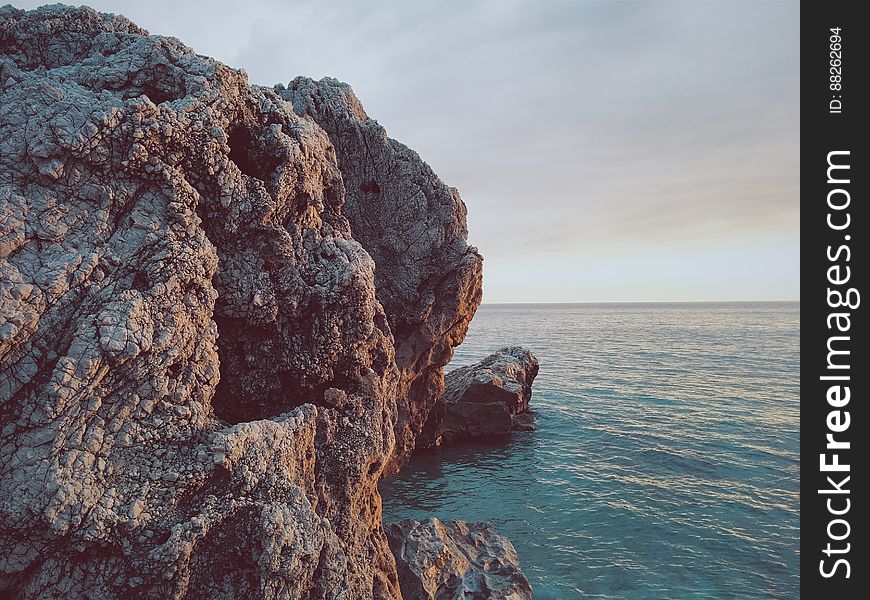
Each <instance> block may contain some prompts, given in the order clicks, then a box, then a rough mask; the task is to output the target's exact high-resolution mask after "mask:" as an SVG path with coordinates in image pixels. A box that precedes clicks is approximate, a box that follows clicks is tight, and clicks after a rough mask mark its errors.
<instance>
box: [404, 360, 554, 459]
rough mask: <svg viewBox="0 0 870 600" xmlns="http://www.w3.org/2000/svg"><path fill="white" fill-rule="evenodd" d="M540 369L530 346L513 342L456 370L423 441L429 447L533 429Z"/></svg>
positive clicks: (420, 439) (431, 415) (432, 413)
mask: <svg viewBox="0 0 870 600" xmlns="http://www.w3.org/2000/svg"><path fill="white" fill-rule="evenodd" d="M538 368H539V365H538V359H537V357H535V355H534V354H532V352H531V351H530V350H527V349H526V348H522V347H519V346H509V347H506V348H501V349H500V350H498V351H497V352H494V353H493V354H490V355H489V356H487V357H486V358H484V359H483V360H481V361H480V362H477V363H474V364H472V365H468V366H465V367H460V368H458V369H454V370H453V371H450V373H448V374H447V376H446V377H445V378H444V387H445V389H444V395H443V396H441V397H440V398H439V399H438V401H437V403H436V404H435V406H434V408H433V409H432V410H431V411H430V412H429V416H428V418H427V421H426V424H425V427H424V429H423V431H422V433H421V435H420V436H418V438H417V445H418V446H419V447H421V448H429V447H432V446H439V445H441V444H450V443H453V442H457V441H462V440H469V439H473V438H482V437H493V436H506V435H509V434H510V433H511V431H531V430H533V429H534V428H535V418H534V415H533V414H532V413H531V412H529V400H531V398H532V383H534V381H535V377H537V376H538Z"/></svg>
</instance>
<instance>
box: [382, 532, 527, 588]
mask: <svg viewBox="0 0 870 600" xmlns="http://www.w3.org/2000/svg"><path fill="white" fill-rule="evenodd" d="M386 531H387V538H388V539H389V542H390V548H392V550H393V554H394V555H395V557H396V565H397V568H398V572H399V585H400V587H401V589H402V595H403V596H404V598H405V600H466V599H467V598H474V599H475V600H496V599H504V600H526V599H530V598H531V597H532V587H531V584H530V583H529V580H528V579H526V576H525V575H523V572H522V571H521V570H520V563H519V558H518V557H517V553H516V550H515V549H514V547H513V544H511V543H510V541H509V540H507V539H506V538H504V537H502V536H500V535H498V534H497V533H496V531H495V528H494V527H493V526H492V525H491V524H490V523H466V522H464V521H441V520H439V519H434V518H433V519H425V520H424V521H413V520H406V521H402V522H401V523H398V524H389V525H387V526H386Z"/></svg>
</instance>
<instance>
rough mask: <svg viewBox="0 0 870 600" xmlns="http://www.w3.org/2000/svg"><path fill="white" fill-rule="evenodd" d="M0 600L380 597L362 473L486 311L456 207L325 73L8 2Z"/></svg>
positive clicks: (1, 144) (368, 489) (111, 19)
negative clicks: (276, 75) (260, 70)
mask: <svg viewBox="0 0 870 600" xmlns="http://www.w3.org/2000/svg"><path fill="white" fill-rule="evenodd" d="M0 164H2V169H0V273H2V280H0V402H2V404H0V415H2V416H0V418H2V440H0V548H2V549H3V550H2V554H0V590H3V591H5V593H7V594H11V595H12V596H13V597H21V598H120V597H137V598H182V597H184V598H234V597H260V598H300V597H305V598H334V599H339V598H344V599H349V600H355V599H365V598H399V597H400V596H401V592H400V589H399V585H398V579H397V575H396V566H395V561H394V559H393V556H392V554H391V552H390V549H389V546H388V544H387V538H386V536H385V533H384V530H383V526H382V524H381V517H380V496H379V494H378V491H377V481H378V479H379V478H380V477H381V476H382V474H383V473H385V472H389V471H392V470H395V469H396V468H397V467H398V466H399V465H401V464H402V463H403V461H404V460H406V458H407V456H408V454H409V453H410V452H411V450H412V449H413V447H414V441H415V438H416V436H417V435H418V434H419V433H420V431H421V428H422V426H423V423H424V422H425V420H426V418H427V416H428V413H429V411H430V409H431V407H432V406H433V405H434V403H435V400H436V398H437V397H438V396H439V395H440V393H441V390H442V386H443V381H442V380H443V376H442V375H443V371H442V368H443V366H444V365H445V364H446V363H447V362H448V360H449V359H450V357H451V354H452V348H453V346H455V345H456V344H458V343H459V342H461V341H462V338H463V337H464V335H465V331H466V328H467V325H468V322H469V320H470V319H471V317H472V316H473V314H474V311H475V310H476V308H477V306H478V304H479V302H480V284H481V258H480V256H479V255H478V254H477V252H476V251H475V250H474V248H470V247H469V246H468V245H467V244H466V242H465V238H466V229H465V207H464V205H463V203H462V200H461V199H460V197H459V195H458V194H457V193H456V191H455V190H453V189H450V188H448V187H446V186H445V185H444V184H443V183H442V182H441V181H440V180H439V179H438V178H437V177H436V176H435V175H434V174H433V173H432V171H431V170H430V169H429V167H428V166H427V165H426V164H425V163H424V162H423V161H422V160H421V159H420V158H419V157H418V156H417V155H416V153H414V152H413V151H411V150H409V149H407V148H406V147H404V146H402V145H401V144H398V143H397V142H394V141H393V140H390V139H389V138H388V137H387V136H386V133H385V132H384V130H383V129H382V128H381V127H380V126H379V125H377V123H375V122H374V121H372V120H370V119H369V118H368V117H367V116H366V115H365V112H364V111H363V109H362V107H361V105H360V103H359V101H358V100H357V99H356V98H355V97H354V95H353V93H352V92H351V91H350V89H349V88H348V87H347V86H346V85H343V84H340V83H338V82H336V81H332V80H324V81H321V82H314V81H311V80H307V79H296V80H294V81H293V82H292V83H291V84H290V85H289V86H276V87H275V88H274V89H267V88H261V87H256V86H251V85H250V84H249V83H248V81H247V78H246V75H245V73H244V72H243V71H236V70H233V69H230V68H228V67H226V66H224V65H222V64H220V63H218V62H216V61H214V60H212V59H209V58H206V57H203V56H200V55H197V54H195V52H194V51H193V50H191V49H189V48H187V47H185V46H184V45H183V44H182V43H180V42H179V41H178V40H175V39H172V38H163V37H159V36H149V35H148V33H147V32H146V31H144V30H142V29H141V28H139V27H137V26H136V25H134V24H133V23H131V22H129V21H128V20H126V19H124V18H123V17H119V16H113V15H104V14H100V13H97V12H94V11H92V10H90V9H74V8H68V7H63V6H59V5H56V6H53V7H48V8H43V9H39V10H37V11H33V12H23V11H19V10H17V9H14V8H12V7H8V6H7V7H3V8H0Z"/></svg>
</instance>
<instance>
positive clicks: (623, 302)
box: [481, 298, 800, 306]
mask: <svg viewBox="0 0 870 600" xmlns="http://www.w3.org/2000/svg"><path fill="white" fill-rule="evenodd" d="M751 303H756V304H762V303H766V304H777V303H779V304H782V303H792V304H800V298H797V299H784V300H575V301H568V302H563V301H555V302H554V301H546V300H545V301H518V302H481V306H483V305H506V304H518V305H519V304H751Z"/></svg>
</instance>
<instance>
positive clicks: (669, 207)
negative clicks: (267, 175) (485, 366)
mask: <svg viewBox="0 0 870 600" xmlns="http://www.w3.org/2000/svg"><path fill="white" fill-rule="evenodd" d="M14 4H15V5H16V6H18V7H20V8H32V7H35V6H38V5H39V4H42V3H41V2H14ZM90 5H91V6H93V7H94V8H96V9H98V10H103V11H109V12H117V13H121V14H124V15H126V16H127V17H129V18H130V19H132V20H133V21H135V22H136V23H137V24H139V25H140V26H142V27H145V28H146V29H148V30H149V31H150V32H151V33H155V34H161V35H171V36H175V37H178V38H179V39H181V40H182V41H184V42H185V43H186V44H187V45H189V46H191V47H192V48H194V49H195V50H196V51H197V52H199V53H200V54H207V55H210V56H214V57H215V58H217V59H218V60H221V61H222V62H224V63H226V64H228V65H230V66H233V67H244V68H245V69H246V70H247V71H248V74H249V76H250V79H251V81H252V82H253V83H259V84H267V85H271V84H274V83H277V82H282V83H287V82H289V81H290V80H291V79H293V77H295V76H296V75H308V76H310V77H315V78H320V77H323V76H332V77H336V78H338V79H341V80H343V81H346V82H348V83H350V84H351V85H352V86H353V88H354V90H355V91H356V93H357V95H358V96H359V97H360V99H361V100H362V102H363V105H364V106H365V107H366V110H367V112H368V114H369V115H370V116H371V117H372V118H375V119H377V120H378V121H379V122H380V123H381V124H382V125H384V126H385V127H386V129H387V131H388V133H389V134H390V136H391V137H394V138H396V139H398V140H400V141H402V142H404V143H405V144H407V145H408V146H410V147H412V148H414V149H415V150H417V151H418V152H419V153H420V155H421V156H422V157H423V158H424V159H425V160H426V161H427V162H429V164H430V165H432V167H433V168H434V170H435V171H436V172H437V173H438V174H439V175H440V176H441V177H442V178H443V179H444V180H445V181H446V182H447V183H448V184H450V185H453V186H456V187H458V188H459V190H460V192H461V194H462V197H463V198H464V199H465V202H466V204H467V205H468V212H469V228H470V235H469V241H470V242H471V243H473V244H475V245H477V246H478V247H479V248H480V251H481V253H482V254H483V255H484V258H485V260H484V288H485V295H484V301H485V302H528V301H540V302H569V301H599V300H617V301H618V300H626V301H630V300H649V301H656V300H675V301H680V300H720V299H721V300H744V299H746V300H774V299H797V298H799V283H800V279H799V262H800V251H799V243H800V235H799V231H798V230H799V223H800V209H799V191H800V189H799V179H798V166H799V142H800V130H799V122H798V119H799V112H800V110H799V109H800V99H799V83H800V75H799V64H800V61H799V56H800V54H799V47H798V43H799V9H800V6H799V4H798V3H797V2H653V1H650V2H580V1H576V2H572V1H537V2H535V1H511V0H502V1H489V2H484V1H477V2H462V1H447V0H442V1H414V0H405V1H399V0H392V1H380V2H371V1H366V0H359V1H355V2H351V1H344V2H338V1H300V2H292V1H286V0H246V1H244V2H239V1H238V0H232V1H230V0H217V1H212V2H205V1H203V2H192V1H181V2H180V1H178V0H172V1H166V0H150V1H148V2H143V1H126V0H114V1H113V0H94V1H93V2H91V3H90Z"/></svg>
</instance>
